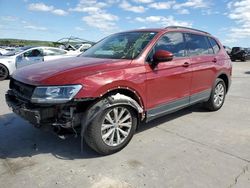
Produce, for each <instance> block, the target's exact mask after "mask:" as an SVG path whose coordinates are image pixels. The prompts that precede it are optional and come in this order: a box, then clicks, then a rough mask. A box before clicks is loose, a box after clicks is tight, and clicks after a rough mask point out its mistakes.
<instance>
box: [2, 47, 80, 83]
mask: <svg viewBox="0 0 250 188" xmlns="http://www.w3.org/2000/svg"><path fill="white" fill-rule="evenodd" d="M75 56H76V54H71V53H69V52H68V51H66V50H63V49H59V48H53V47H22V48H17V49H16V50H15V51H11V52H9V53H7V54H5V55H3V56H0V80H4V79H6V78H7V77H8V76H9V75H12V73H13V72H14V71H15V70H16V69H18V68H21V67H23V66H27V65H31V64H34V63H41V62H46V61H50V60H55V59H61V58H68V57H75Z"/></svg>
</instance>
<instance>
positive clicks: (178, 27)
mask: <svg viewBox="0 0 250 188" xmlns="http://www.w3.org/2000/svg"><path fill="white" fill-rule="evenodd" d="M165 29H188V30H192V31H198V32H201V33H205V34H208V35H211V34H210V33H208V32H206V31H202V30H199V29H193V28H190V27H183V26H167V27H165Z"/></svg>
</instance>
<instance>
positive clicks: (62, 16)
mask: <svg viewBox="0 0 250 188" xmlns="http://www.w3.org/2000/svg"><path fill="white" fill-rule="evenodd" d="M169 25H178V26H187V27H192V28H196V29H201V30H205V31H207V32H209V33H211V34H212V35H214V36H215V37H217V38H219V39H220V41H221V42H222V43H223V44H224V45H227V46H230V47H233V46H242V47H250V0H179V1H177V0H165V1H164V0H106V1H101V0H72V1H69V0H0V38H17V39H32V40H49V41H57V40H59V39H61V38H63V37H70V36H75V37H80V38H83V39H86V40H90V41H98V40H100V39H102V38H103V37H106V36H107V35H110V34H112V33H116V32H121V31H126V30H132V29H138V28H164V27H166V26H169Z"/></svg>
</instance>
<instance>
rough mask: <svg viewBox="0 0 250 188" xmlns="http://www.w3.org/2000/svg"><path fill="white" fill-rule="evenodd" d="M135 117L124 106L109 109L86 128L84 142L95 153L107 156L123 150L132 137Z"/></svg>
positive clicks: (133, 112) (128, 107)
mask: <svg viewBox="0 0 250 188" xmlns="http://www.w3.org/2000/svg"><path fill="white" fill-rule="evenodd" d="M136 126H137V116H136V113H135V111H134V109H133V108H131V107H130V106H126V105H118V106H113V107H109V108H107V109H105V110H103V112H102V113H101V114H100V116H97V117H96V118H95V119H94V120H93V121H92V122H91V123H90V125H89V126H88V127H87V130H86V132H85V136H84V138H85V141H86V142H87V144H88V145H89V146H90V147H91V148H92V149H94V150H95V151H96V152H98V153H100V154H103V155H108V154H112V153H115V152H118V151H120V150H121V149H123V148H124V147H125V146H126V145H127V144H128V143H129V141H130V140H131V138H132V137H133V135H134V133H135V130H136Z"/></svg>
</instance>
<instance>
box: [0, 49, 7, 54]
mask: <svg viewBox="0 0 250 188" xmlns="http://www.w3.org/2000/svg"><path fill="white" fill-rule="evenodd" d="M8 52H9V51H8V50H5V49H4V48H0V55H4V54H7V53H8Z"/></svg>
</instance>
